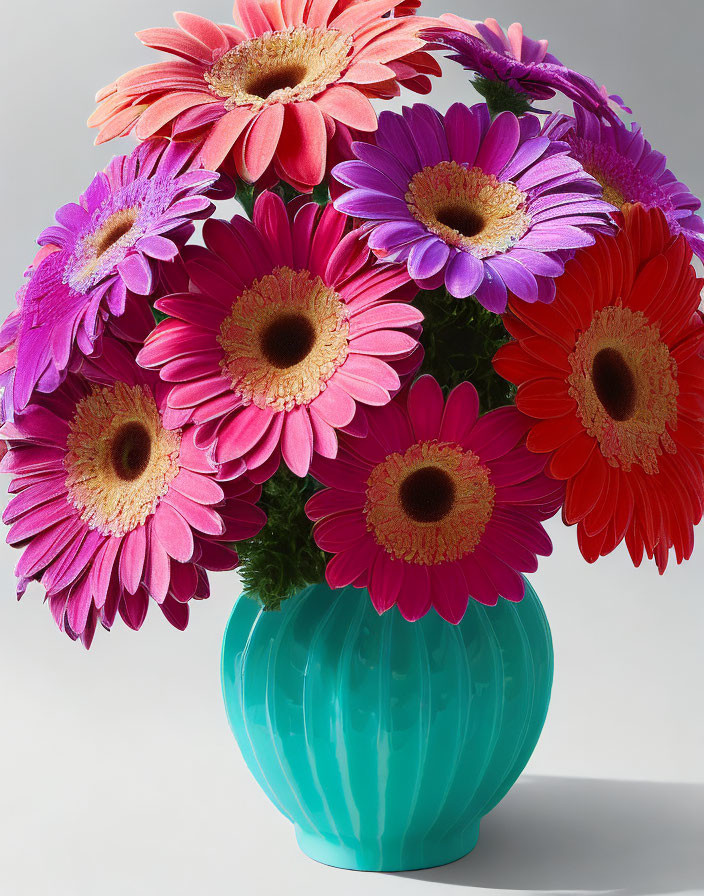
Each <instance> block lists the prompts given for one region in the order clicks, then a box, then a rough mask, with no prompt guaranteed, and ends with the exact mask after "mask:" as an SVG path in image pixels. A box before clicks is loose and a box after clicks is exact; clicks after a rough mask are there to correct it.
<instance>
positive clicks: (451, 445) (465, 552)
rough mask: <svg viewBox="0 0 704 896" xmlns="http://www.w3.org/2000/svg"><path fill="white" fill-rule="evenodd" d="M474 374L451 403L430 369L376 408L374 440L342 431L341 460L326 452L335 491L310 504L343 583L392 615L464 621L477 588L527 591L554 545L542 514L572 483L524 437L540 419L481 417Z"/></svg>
mask: <svg viewBox="0 0 704 896" xmlns="http://www.w3.org/2000/svg"><path fill="white" fill-rule="evenodd" d="M478 411H479V399H478V396H477V392H476V390H475V388H474V386H472V385H471V384H470V383H467V382H465V383H462V384H461V385H459V386H457V387H456V388H455V389H454V390H453V391H452V392H451V393H450V395H449V397H448V399H447V402H445V400H444V398H443V394H442V390H441V389H440V386H439V385H438V383H437V382H436V380H434V379H433V378H432V377H431V376H423V377H421V378H420V379H418V380H417V381H416V382H415V383H414V384H413V386H412V387H411V389H410V391H409V392H407V393H406V392H404V393H402V394H401V395H400V396H399V397H398V398H397V399H395V400H394V401H393V402H392V403H391V404H389V405H387V406H386V407H384V408H379V409H377V410H375V411H374V413H373V414H370V415H369V432H368V434H367V436H366V438H363V439H360V438H354V437H351V436H343V437H342V438H341V445H340V455H339V458H338V459H337V460H335V461H330V460H327V459H325V458H316V459H315V461H314V464H313V468H312V473H313V475H314V476H315V478H316V479H318V480H319V481H320V482H322V483H323V484H324V485H325V486H327V488H326V489H324V490H322V491H320V492H318V493H317V494H315V495H314V496H313V497H312V498H311V499H310V500H309V501H308V504H307V505H306V512H307V514H308V516H309V517H310V518H311V519H312V520H315V521H316V523H315V526H314V529H313V535H314V537H315V540H316V542H317V544H318V546H319V547H320V548H322V550H324V551H328V552H330V553H333V554H335V556H334V557H333V558H332V560H330V562H329V563H328V566H327V572H326V576H327V580H328V583H329V584H330V587H332V588H342V587H344V586H346V585H355V586H356V587H359V588H364V587H366V588H368V589H369V593H370V596H371V599H372V601H373V603H374V606H375V607H376V609H377V610H378V611H379V612H380V613H383V612H385V611H386V610H388V609H389V608H390V607H392V606H393V605H394V604H397V605H398V608H399V610H400V611H401V613H402V614H403V616H404V617H405V618H406V619H410V620H415V619H418V618H420V617H421V616H423V615H425V613H427V612H428V610H429V609H430V608H431V606H432V607H435V609H436V610H437V612H438V613H439V614H440V615H441V616H443V617H444V618H445V619H447V620H448V621H449V622H453V623H457V622H459V621H460V619H461V618H462V616H463V615H464V613H465V610H466V609H467V603H468V600H469V598H470V597H472V598H474V599H475V600H478V601H480V602H481V603H484V604H495V603H496V602H497V601H498V599H499V597H504V598H506V599H507V600H513V601H519V600H521V599H522V597H523V594H524V584H525V583H524V580H523V577H522V576H521V575H520V573H521V572H533V571H535V569H537V559H536V557H537V555H539V554H540V555H547V554H549V553H550V552H551V550H552V545H551V543H550V539H549V538H548V536H547V535H546V533H545V531H544V529H543V527H542V525H541V523H542V522H543V521H544V520H545V519H547V518H548V517H549V516H551V515H552V514H553V513H555V512H556V510H557V509H558V508H559V506H560V504H561V502H562V496H563V487H562V484H561V483H558V482H555V481H554V480H552V479H549V478H548V477H547V476H545V475H544V473H543V467H544V459H543V458H540V457H538V456H537V455H535V454H532V453H531V452H530V451H528V450H527V448H526V447H525V433H526V430H527V428H528V427H529V425H530V421H529V419H528V418H526V417H524V416H523V415H522V414H521V413H520V412H519V411H517V410H516V409H515V408H514V407H505V408H499V409H497V410H495V411H490V412H489V413H488V414H485V415H484V416H483V417H481V418H479V417H478Z"/></svg>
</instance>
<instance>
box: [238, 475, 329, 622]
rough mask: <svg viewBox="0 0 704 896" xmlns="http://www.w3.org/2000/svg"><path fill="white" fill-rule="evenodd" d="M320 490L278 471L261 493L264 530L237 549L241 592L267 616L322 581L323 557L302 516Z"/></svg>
mask: <svg viewBox="0 0 704 896" xmlns="http://www.w3.org/2000/svg"><path fill="white" fill-rule="evenodd" d="M318 488H319V485H318V483H317V482H316V481H315V480H314V479H313V478H312V477H311V476H307V477H306V478H305V479H300V478H299V477H298V476H295V475H294V474H293V473H291V472H290V471H289V470H288V469H287V468H286V467H281V468H280V469H279V471H278V472H277V473H276V474H275V475H274V476H273V477H272V478H271V479H269V480H268V481H267V482H265V483H264V485H263V487H262V498H261V501H260V504H261V507H262V508H263V510H264V511H265V513H266V514H267V517H268V521H267V524H266V526H264V528H263V529H262V531H261V532H260V533H259V535H257V536H256V537H255V538H251V539H249V540H247V541H242V542H239V543H238V544H237V545H236V547H237V552H238V553H239V555H240V568H239V573H240V578H241V580H242V584H243V586H244V590H245V592H247V593H248V594H250V595H252V596H257V597H258V598H259V599H260V600H261V602H262V604H263V606H264V609H265V610H278V609H280V607H281V603H282V601H284V600H287V599H288V598H289V597H293V595H294V594H296V593H297V592H298V591H300V590H301V588H305V586H306V585H314V584H317V583H319V582H322V581H323V579H324V578H325V564H326V559H325V554H324V553H323V551H321V550H320V548H319V547H318V546H317V545H316V543H315V541H314V539H313V524H312V523H311V521H310V520H309V519H308V517H307V516H306V513H305V505H306V501H307V500H308V499H309V498H310V497H311V496H312V495H313V494H314V493H315V492H316V491H317V489H318Z"/></svg>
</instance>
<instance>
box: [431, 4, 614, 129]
mask: <svg viewBox="0 0 704 896" xmlns="http://www.w3.org/2000/svg"><path fill="white" fill-rule="evenodd" d="M439 24H440V27H436V28H432V29H430V30H429V31H426V32H425V37H427V38H428V40H431V41H433V43H434V45H435V46H436V47H440V48H444V49H447V50H451V51H452V53H451V55H450V56H449V58H450V59H452V60H454V61H455V62H459V64H460V65H461V66H462V67H463V68H465V69H467V70H468V71H472V72H476V73H477V75H479V77H480V79H483V80H484V81H485V82H488V84H487V85H486V86H487V87H488V86H489V84H493V85H495V86H494V90H496V89H497V86H496V85H503V86H505V90H506V92H507V93H509V92H510V93H511V94H513V96H514V97H515V99H517V100H518V101H519V103H520V100H523V101H524V103H525V108H528V106H529V105H530V104H531V103H532V102H533V100H547V99H550V98H551V97H553V96H555V94H556V93H562V94H563V95H564V96H566V97H568V98H569V99H571V100H574V101H575V102H578V103H580V104H581V105H582V106H584V107H585V108H587V109H590V110H591V111H593V112H594V113H596V114H597V115H599V116H600V117H602V118H606V119H608V120H617V115H616V113H615V112H614V107H620V108H621V109H623V111H624V112H629V113H630V111H631V110H630V109H629V108H628V106H626V105H624V102H623V100H622V99H621V97H619V96H616V95H615V94H614V95H611V96H610V95H609V94H608V92H607V91H606V88H604V87H599V86H598V85H597V84H596V82H595V81H593V80H592V79H591V78H588V77H587V76H586V75H582V74H580V72H576V71H574V70H573V69H570V68H567V66H565V65H563V64H562V63H561V62H560V60H559V59H558V58H557V57H556V56H553V55H552V53H548V42H547V41H546V40H532V39H531V38H529V37H526V35H525V34H524V33H523V26H522V25H521V24H520V22H514V23H513V24H512V25H510V26H509V28H508V30H507V32H506V33H504V30H503V29H502V27H501V26H500V25H499V23H498V22H497V21H496V19H486V20H485V21H484V22H470V21H468V20H467V19H463V18H461V17H460V16H456V15H453V14H452V13H446V14H445V15H442V16H441V17H440V19H439ZM476 86H477V87H478V88H479V89H480V92H481V93H484V92H485V91H484V89H483V87H482V83H481V82H480V83H479V84H476ZM499 89H500V87H499ZM486 95H487V96H488V95H489V94H488V93H487V94H486ZM516 95H517V96H516ZM517 111H518V110H517ZM536 111H540V110H536Z"/></svg>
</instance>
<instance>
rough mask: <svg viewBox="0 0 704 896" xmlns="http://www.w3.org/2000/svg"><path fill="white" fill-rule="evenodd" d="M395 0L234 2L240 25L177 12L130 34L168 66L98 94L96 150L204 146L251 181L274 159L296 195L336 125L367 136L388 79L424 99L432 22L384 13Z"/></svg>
mask: <svg viewBox="0 0 704 896" xmlns="http://www.w3.org/2000/svg"><path fill="white" fill-rule="evenodd" d="M400 2H401V0H378V2H364V3H359V2H354V0H338V2H329V0H314V2H312V3H308V4H306V3H300V2H298V3H297V2H290V0H272V2H269V3H266V4H262V3H260V2H259V0H235V13H236V15H237V16H238V17H239V19H240V21H241V23H242V29H241V30H240V29H239V28H234V27H232V26H231V25H215V24H214V23H213V22H210V21H208V20H207V19H203V18H201V17H200V16H195V15H191V14H189V13H176V14H175V16H174V18H175V19H176V23H177V24H178V26H179V27H178V29H175V28H152V29H150V30H148V31H142V32H140V33H139V34H138V35H137V36H138V37H139V39H140V40H141V41H142V43H144V44H146V45H147V46H148V47H153V48H154V49H156V50H163V51H164V52H166V53H169V54H171V55H172V56H175V57H177V59H175V60H169V61H166V62H158V63H155V64H152V65H146V66H142V67H141V68H138V69H135V70H134V71H131V72H128V73H127V74H126V75H123V76H122V77H121V78H118V80H117V81H116V82H114V83H113V84H110V85H109V86H108V87H106V88H105V89H104V90H102V91H101V92H100V93H99V94H98V96H97V100H98V103H99V105H98V108H97V110H96V111H95V113H94V114H93V116H92V117H91V118H90V119H89V122H88V124H89V125H90V126H91V127H100V132H99V134H98V137H97V140H96V142H97V143H103V142H104V141H106V140H110V139H112V138H113V137H119V136H124V135H125V134H128V133H130V131H132V130H133V129H134V130H135V132H136V135H137V137H138V138H139V139H140V140H144V139H146V138H148V137H151V136H153V135H155V134H166V135H168V136H172V137H183V136H184V135H188V137H189V139H190V138H198V137H202V138H203V139H204V143H203V148H202V152H201V160H202V163H203V165H204V167H206V168H211V169H213V170H215V169H217V168H219V166H220V165H221V164H222V163H223V162H224V161H225V159H226V158H227V157H228V156H229V155H230V154H231V153H232V154H233V156H234V160H235V162H236V166H237V171H238V173H239V174H240V176H241V177H242V178H243V179H244V180H246V181H249V182H254V181H257V180H258V179H259V178H260V177H261V176H262V175H263V174H264V172H265V171H266V170H267V168H268V167H269V165H270V164H271V163H272V162H273V163H274V165H275V167H276V170H277V172H278V174H279V176H280V177H281V178H283V179H284V180H286V181H288V183H290V184H292V185H293V186H295V187H297V188H298V189H299V190H302V191H304V192H305V191H309V190H310V189H312V187H314V186H315V185H316V184H318V183H320V182H321V180H322V179H323V175H324V173H325V156H326V146H327V143H328V140H329V138H330V137H331V136H332V135H333V133H334V131H335V127H336V125H337V123H338V122H340V123H342V124H345V125H349V126H351V127H354V128H359V129H360V130H362V131H373V130H375V129H376V124H377V120H376V113H375V111H374V109H373V107H372V105H371V103H370V99H371V98H384V99H386V98H390V97H393V96H396V95H397V94H398V93H399V84H404V85H406V86H408V87H410V88H411V89H414V90H420V91H421V92H428V91H429V89H430V82H429V80H428V77H427V75H429V74H436V75H438V74H440V68H439V66H438V65H437V63H436V62H435V60H434V59H433V58H432V57H431V56H430V55H429V54H427V53H425V52H423V47H424V46H425V41H424V40H423V39H422V38H420V37H419V36H418V33H419V31H421V30H422V28H424V27H427V26H428V25H429V24H430V23H431V22H432V21H433V20H431V19H421V18H420V17H416V16H403V17H401V18H394V17H388V16H386V14H387V13H389V12H391V11H393V10H394V9H395V7H396V6H398V5H399V3H400Z"/></svg>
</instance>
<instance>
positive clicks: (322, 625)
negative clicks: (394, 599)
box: [222, 585, 553, 871]
mask: <svg viewBox="0 0 704 896" xmlns="http://www.w3.org/2000/svg"><path fill="white" fill-rule="evenodd" d="M552 670H553V653H552V641H551V638H550V629H549V627H548V623H547V620H546V618H545V614H544V612H543V609H542V607H541V605H540V602H539V600H538V598H537V596H536V594H535V592H534V591H533V589H532V588H531V587H530V585H527V587H526V596H525V599H524V600H523V601H522V602H521V603H520V604H512V603H508V602H507V601H504V600H501V601H499V604H498V606H496V607H484V606H482V605H481V604H478V603H476V602H475V601H470V602H469V608H468V610H467V614H466V615H465V617H464V619H463V620H462V622H461V623H460V624H459V625H457V626H455V625H451V624H450V623H448V622H445V621H444V620H443V619H441V618H440V617H439V616H438V615H437V614H436V613H435V612H434V611H431V612H430V613H428V614H427V615H426V616H424V617H423V618H422V619H421V620H419V621H418V622H413V623H411V622H406V621H405V620H404V619H403V618H402V617H401V615H400V613H399V612H398V610H397V609H396V608H395V607H394V608H393V609H392V610H390V611H389V612H388V613H385V614H384V615H383V616H379V615H378V614H377V612H376V610H375V609H374V607H373V606H372V603H371V600H370V599H369V594H368V593H367V592H366V591H364V590H359V589H355V588H345V589H342V590H338V591H332V590H331V589H330V588H328V587H327V586H326V585H316V586H313V587H310V588H306V589H305V590H304V591H302V592H300V594H298V595H297V596H296V597H294V598H292V599H291V600H289V601H286V603H285V604H284V605H283V609H282V610H281V611H280V612H265V611H263V610H262V608H261V606H260V604H259V603H258V602H257V601H255V600H252V599H250V598H248V597H246V596H243V597H241V598H240V599H239V600H238V601H237V603H236V605H235V607H234V609H233V611H232V615H231V617H230V621H229V623H228V626H227V631H226V633H225V640H224V643H223V652H222V686H223V693H224V696H225V704H226V707H227V713H228V717H229V720H230V725H231V727H232V730H233V732H234V734H235V737H236V739H237V742H238V744H239V747H240V749H241V751H242V755H243V756H244V759H245V761H246V763H247V765H248V766H249V769H250V771H251V772H252V774H253V775H254V777H255V778H256V779H257V781H258V782H259V784H260V785H261V787H262V789H263V790H264V792H265V793H266V794H267V796H268V797H269V799H270V800H271V801H272V802H273V803H274V805H275V806H276V807H277V808H278V809H280V810H281V812H283V814H284V815H285V816H286V817H287V818H289V819H290V820H291V821H292V822H293V824H294V826H295V830H296V837H297V838H298V843H299V845H300V847H301V849H302V850H303V851H304V852H305V853H307V854H308V855H309V856H310V857H311V858H313V859H317V860H318V861H320V862H324V863H325V864H327V865H335V866H337V867H341V868H354V869H359V870H365V871H400V870H411V869H413V868H429V867H432V866H434V865H443V864H446V863H447V862H452V861H454V860H455V859H459V858H460V857H461V856H464V855H466V853H468V852H470V851H471V850H472V849H473V848H474V846H475V844H476V842H477V838H478V836H479V822H480V820H481V818H482V816H484V815H486V813H487V812H488V811H489V810H490V809H492V808H493V807H494V806H495V805H496V804H497V803H498V802H499V800H500V799H502V797H503V796H504V795H505V794H506V793H507V791H508V790H509V788H510V787H511V786H512V785H513V783H514V782H515V780H516V778H517V777H518V776H519V774H520V773H521V771H522V770H523V768H524V767H525V765H526V763H527V761H528V759H529V757H530V755H531V753H532V752H533V748H534V747H535V745H536V743H537V740H538V737H539V735H540V732H541V729H542V727H543V722H544V721H545V715H546V712H547V708H548V702H549V699H550V687H551V684H552Z"/></svg>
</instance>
